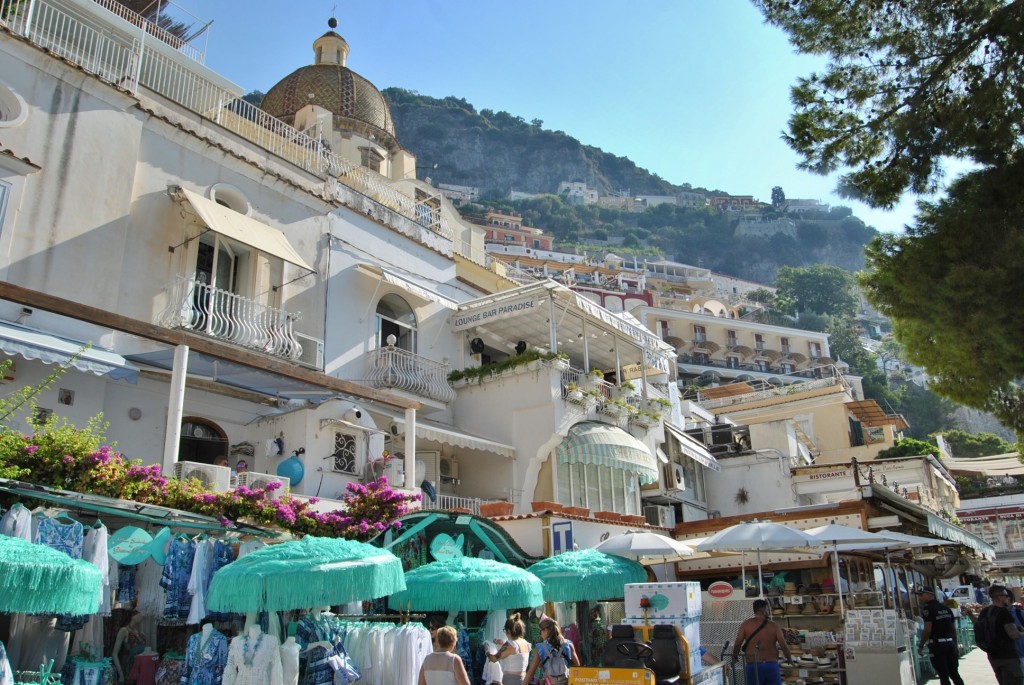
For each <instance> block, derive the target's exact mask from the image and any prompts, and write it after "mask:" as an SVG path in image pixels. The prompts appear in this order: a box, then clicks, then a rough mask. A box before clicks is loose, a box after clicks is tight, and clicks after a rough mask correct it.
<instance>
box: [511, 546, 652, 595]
mask: <svg viewBox="0 0 1024 685" xmlns="http://www.w3.org/2000/svg"><path fill="white" fill-rule="evenodd" d="M530 573H532V574H533V575H535V576H537V577H538V578H540V579H541V580H542V581H544V599H545V600H547V601H548V602H580V601H584V600H595V599H618V598H620V597H623V596H624V593H625V590H624V589H623V588H624V587H625V585H626V584H628V583H644V582H646V581H647V571H646V569H644V567H643V566H641V565H640V564H638V563H637V562H635V561H633V560H632V559H626V558H624V557H620V556H615V555H613V554H605V553H603V552H598V551H597V550H595V549H580V550H573V551H569V552H563V553H562V554H556V555H555V556H553V557H548V558H546V559H542V560H541V561H538V562H537V563H536V564H534V565H533V566H531V567H530Z"/></svg>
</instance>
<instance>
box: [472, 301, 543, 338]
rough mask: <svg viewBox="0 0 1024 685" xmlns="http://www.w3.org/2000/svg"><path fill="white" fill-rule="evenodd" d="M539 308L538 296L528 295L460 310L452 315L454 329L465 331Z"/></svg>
mask: <svg viewBox="0 0 1024 685" xmlns="http://www.w3.org/2000/svg"><path fill="white" fill-rule="evenodd" d="M536 309H537V298H535V297H528V298H521V299H517V300H509V301H507V302H496V303H494V304H492V305H491V306H489V307H480V308H479V309H473V310H470V311H466V312H459V313H457V314H455V315H454V316H453V317H452V330H453V331H464V330H466V329H467V328H473V327H475V326H480V325H482V324H486V323H490V322H492V321H500V320H501V319H507V318H509V317H512V316H517V315H519V314H525V313H529V312H532V311H535V310H536Z"/></svg>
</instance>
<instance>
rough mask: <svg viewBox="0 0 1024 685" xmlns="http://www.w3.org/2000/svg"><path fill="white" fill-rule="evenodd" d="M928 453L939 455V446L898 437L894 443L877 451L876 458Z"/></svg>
mask: <svg viewBox="0 0 1024 685" xmlns="http://www.w3.org/2000/svg"><path fill="white" fill-rule="evenodd" d="M926 454H930V455H932V456H933V457H938V456H939V448H938V447H936V446H935V445H933V444H932V443H930V442H925V441H923V440H916V439H914V438H900V439H899V440H897V441H896V444H895V445H893V446H892V447H890V448H889V449H887V450H882V451H881V452H879V453H878V457H877V458H878V459H899V458H900V457H923V456H924V455H926Z"/></svg>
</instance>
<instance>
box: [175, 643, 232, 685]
mask: <svg viewBox="0 0 1024 685" xmlns="http://www.w3.org/2000/svg"><path fill="white" fill-rule="evenodd" d="M227 661H228V639H227V638H226V637H225V636H224V633H221V632H220V631H218V630H214V631H212V632H211V633H210V635H209V637H208V638H207V640H206V642H205V643H204V642H203V633H202V632H198V633H196V634H195V635H192V636H191V637H190V638H189V639H188V646H187V647H186V648H185V666H184V667H183V668H182V671H181V685H221V682H222V681H223V679H224V669H225V667H226V666H227Z"/></svg>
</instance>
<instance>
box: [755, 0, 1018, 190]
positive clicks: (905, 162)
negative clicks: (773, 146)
mask: <svg viewBox="0 0 1024 685" xmlns="http://www.w3.org/2000/svg"><path fill="white" fill-rule="evenodd" d="M754 4H755V5H757V6H758V7H759V8H760V10H761V11H762V12H763V14H764V16H765V18H766V20H767V21H768V23H770V24H774V25H776V26H778V27H780V28H782V29H783V30H785V31H786V32H787V33H788V34H789V37H790V41H791V42H792V43H793V44H794V45H795V46H796V48H797V49H798V50H799V51H800V52H804V53H809V54H818V55H827V56H828V59H829V62H828V65H827V67H826V68H825V71H824V72H823V73H812V74H811V75H810V76H808V77H806V78H801V79H799V80H798V82H797V85H796V86H794V88H793V92H792V100H793V104H794V109H795V111H794V113H793V115H792V117H791V118H790V120H789V132H788V134H787V135H786V140H787V142H788V143H789V144H790V146H791V147H792V148H793V149H794V150H796V151H797V152H798V153H799V154H801V155H802V156H803V158H804V159H803V162H802V163H801V166H802V167H803V168H805V169H810V170H812V171H816V172H818V173H822V174H828V173H832V172H833V171H836V170H838V169H842V168H846V169H851V171H849V172H848V173H846V174H845V175H844V176H843V177H842V181H841V188H840V189H841V190H842V191H843V192H845V193H846V194H848V195H851V196H855V197H860V198H863V199H864V200H865V201H867V202H869V203H870V204H873V205H875V206H883V207H888V206H892V205H893V204H895V202H896V201H897V200H898V199H899V198H900V195H901V194H902V193H903V192H904V191H906V190H911V191H913V192H915V193H918V194H923V193H928V192H931V191H934V190H935V189H936V188H937V187H938V184H939V182H940V181H941V179H942V166H941V158H942V157H944V156H954V157H966V158H969V159H972V160H974V161H976V162H978V163H980V164H983V165H993V164H1000V163H1002V162H1003V160H1005V159H1006V158H1007V156H1008V155H1011V154H1013V153H1014V152H1016V151H1017V150H1019V149H1020V146H1021V136H1022V124H1024V97H1021V84H1022V83H1024V59H1021V57H1022V54H1024V11H1022V5H1021V0H961V1H960V2H946V3H936V2H932V1H930V0H874V1H873V2H870V3H869V2H851V1H850V0H803V1H802V2H799V3H797V2H789V1H788V0H754Z"/></svg>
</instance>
